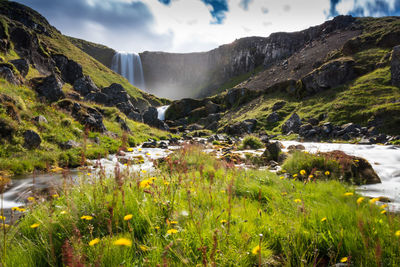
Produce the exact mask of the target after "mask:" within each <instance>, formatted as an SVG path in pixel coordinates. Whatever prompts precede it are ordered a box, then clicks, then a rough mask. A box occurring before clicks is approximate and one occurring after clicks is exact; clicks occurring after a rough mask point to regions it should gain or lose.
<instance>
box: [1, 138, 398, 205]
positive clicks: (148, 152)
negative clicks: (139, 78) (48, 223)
mask: <svg viewBox="0 0 400 267" xmlns="http://www.w3.org/2000/svg"><path fill="white" fill-rule="evenodd" d="M203 141H204V140H203ZM282 144H283V145H284V146H285V147H288V146H290V145H296V144H302V145H303V146H304V147H305V149H306V151H309V152H310V153H315V152H318V151H320V152H328V151H333V150H341V151H343V152H345V153H346V154H349V155H353V156H358V157H362V158H365V159H366V160H368V161H369V163H370V164H371V165H372V167H373V168H374V170H375V172H376V173H377V174H378V176H379V177H380V178H381V181H382V183H380V184H372V185H363V186H359V187H358V188H357V191H358V192H359V193H360V194H362V195H365V196H368V197H381V196H384V197H387V198H389V199H390V200H391V202H390V203H388V204H389V209H390V210H391V211H396V212H399V211H400V147H396V146H382V145H353V144H336V143H299V142H295V141H283V142H282ZM179 148H180V146H169V148H168V149H161V148H141V147H136V148H133V149H132V151H130V152H126V153H125V155H123V156H116V155H110V156H109V157H107V158H103V159H100V160H95V161H91V163H92V166H91V167H89V169H87V170H84V171H80V170H79V169H72V170H70V171H69V173H68V175H69V176H70V177H71V178H72V179H77V177H79V175H82V174H85V173H86V172H91V173H93V174H96V172H99V170H100V168H98V167H96V166H98V165H100V166H101V167H102V169H103V170H104V171H105V173H106V175H110V176H111V175H112V174H113V173H114V170H115V168H116V166H118V168H120V170H126V168H128V169H129V171H130V172H131V173H132V172H140V171H142V170H145V171H147V172H152V171H154V170H155V169H154V166H153V160H156V159H159V158H164V157H166V156H168V155H169V154H170V153H172V152H173V151H174V150H176V149H179ZM206 151H208V152H212V149H207V150H206ZM284 151H285V149H284ZM247 152H252V153H254V154H257V155H260V154H261V153H262V150H257V151H256V150H253V151H247ZM234 153H238V152H234ZM240 153H243V151H241V152H240ZM137 157H140V158H142V159H143V162H142V163H140V164H132V165H126V164H122V163H121V162H124V161H123V160H125V161H129V160H134V159H135V158H137ZM121 158H122V159H123V160H122V161H121ZM63 179H64V178H63V175H62V174H61V173H46V174H36V175H33V174H30V175H24V176H18V177H14V178H13V179H12V183H11V185H10V186H9V187H8V189H7V190H6V192H5V193H4V195H3V198H4V200H3V208H4V209H5V210H6V212H7V210H9V209H11V208H12V207H15V206H23V205H24V204H25V202H26V198H27V197H29V196H30V195H31V194H32V192H33V191H36V192H37V191H40V190H45V189H47V188H51V187H54V186H57V185H60V183H61V182H62V181H63Z"/></svg>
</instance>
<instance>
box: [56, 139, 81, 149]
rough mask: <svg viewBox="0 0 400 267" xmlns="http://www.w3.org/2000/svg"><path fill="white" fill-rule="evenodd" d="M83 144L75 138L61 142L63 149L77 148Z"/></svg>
mask: <svg viewBox="0 0 400 267" xmlns="http://www.w3.org/2000/svg"><path fill="white" fill-rule="evenodd" d="M80 145H81V144H79V143H78V142H76V141H74V140H68V141H67V142H64V143H61V144H60V148H62V149H71V148H76V147H79V146H80Z"/></svg>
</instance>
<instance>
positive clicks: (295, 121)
mask: <svg viewBox="0 0 400 267" xmlns="http://www.w3.org/2000/svg"><path fill="white" fill-rule="evenodd" d="M301 125H302V122H301V120H300V117H299V115H297V113H293V114H292V116H290V118H289V119H288V120H287V121H286V122H285V123H284V124H283V125H282V133H284V134H287V133H289V132H293V133H298V132H299V131H300V126H301Z"/></svg>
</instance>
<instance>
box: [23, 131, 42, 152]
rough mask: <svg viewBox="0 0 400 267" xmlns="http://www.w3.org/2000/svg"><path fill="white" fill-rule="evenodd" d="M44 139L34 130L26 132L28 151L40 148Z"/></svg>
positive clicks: (25, 145)
mask: <svg viewBox="0 0 400 267" xmlns="http://www.w3.org/2000/svg"><path fill="white" fill-rule="evenodd" d="M41 143H42V139H41V138H40V136H39V134H38V133H36V132H35V131H32V130H27V131H25V132H24V147H26V148H27V149H35V148H38V147H39V146H40V144H41Z"/></svg>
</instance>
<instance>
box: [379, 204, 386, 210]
mask: <svg viewBox="0 0 400 267" xmlns="http://www.w3.org/2000/svg"><path fill="white" fill-rule="evenodd" d="M387 206H388V204H383V205H382V206H380V208H381V209H386V208H387Z"/></svg>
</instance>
